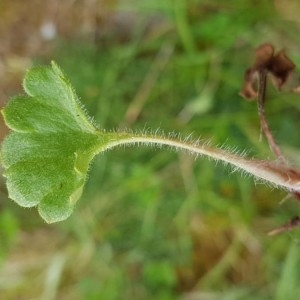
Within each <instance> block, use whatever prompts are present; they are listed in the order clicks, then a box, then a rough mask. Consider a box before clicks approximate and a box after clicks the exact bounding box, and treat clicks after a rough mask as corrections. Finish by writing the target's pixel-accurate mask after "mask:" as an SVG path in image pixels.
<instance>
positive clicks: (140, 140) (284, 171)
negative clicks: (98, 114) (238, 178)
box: [99, 132, 300, 192]
mask: <svg viewBox="0 0 300 300" xmlns="http://www.w3.org/2000/svg"><path fill="white" fill-rule="evenodd" d="M105 135H106V137H105V139H106V143H105V146H102V147H101V149H99V152H103V151H105V150H110V149H112V148H115V147H118V146H122V145H123V146H138V145H145V146H151V145H152V146H156V147H162V146H166V147H168V148H170V149H174V150H176V151H185V152H188V153H190V154H192V155H195V156H196V157H197V156H202V155H203V156H207V157H209V158H212V159H214V160H216V161H221V162H223V163H225V164H230V165H231V166H233V167H234V170H241V171H244V172H246V173H248V174H250V175H252V176H254V177H255V178H258V179H262V180H264V181H267V182H269V183H271V184H272V185H275V186H279V187H282V188H284V189H287V190H289V191H294V192H300V172H299V171H297V170H294V169H290V168H285V167H283V166H282V165H278V163H274V162H271V161H262V160H256V159H247V158H244V157H243V156H240V155H238V154H234V153H231V152H229V151H226V150H224V149H221V148H213V147H210V146H209V145H208V144H207V143H200V141H190V140H188V139H186V140H181V139H179V138H178V139H174V138H167V137H165V136H163V135H158V134H153V135H151V134H133V133H127V132H123V133H117V132H114V133H106V134H105ZM99 138H100V139H101V140H102V145H103V133H101V134H100V133H99Z"/></svg>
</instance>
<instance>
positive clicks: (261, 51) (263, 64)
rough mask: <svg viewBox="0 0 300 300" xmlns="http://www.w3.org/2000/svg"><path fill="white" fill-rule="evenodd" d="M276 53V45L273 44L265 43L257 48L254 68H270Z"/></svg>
mask: <svg viewBox="0 0 300 300" xmlns="http://www.w3.org/2000/svg"><path fill="white" fill-rule="evenodd" d="M273 55H274V47H273V46H272V45H271V44H263V45H261V46H259V47H258V48H257V49H256V50H255V62H254V64H253V69H255V70H261V69H265V68H268V67H269V65H270V63H271V61H272V58H273Z"/></svg>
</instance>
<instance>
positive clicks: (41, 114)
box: [1, 62, 101, 223]
mask: <svg viewBox="0 0 300 300" xmlns="http://www.w3.org/2000/svg"><path fill="white" fill-rule="evenodd" d="M24 89H25V91H26V93H27V96H18V97H15V98H13V99H11V101H9V102H8V104H7V105H6V107H5V108H4V109H3V110H2V114H3V116H4V120H5V123H6V124H7V125H8V127H9V128H10V129H12V132H11V133H10V134H9V135H8V136H7V137H6V138H5V140H4V142H3V144H2V147H1V160H2V164H3V166H4V168H5V176H6V177H7V188H8V192H9V197H10V198H11V199H13V200H14V201H16V202H17V203H18V204H19V205H21V206H23V207H33V206H38V211H39V213H40V215H41V216H42V218H43V219H44V220H45V221H46V222H48V223H52V222H57V221H61V220H64V219H66V218H67V217H69V216H70V214H71V213H72V211H73V208H74V205H75V203H76V201H77V200H78V198H79V197H80V196H81V193H82V190H83V186H84V183H85V181H86V177H87V171H88V167H89V164H90V161H91V160H92V158H93V157H94V155H95V154H96V153H98V149H99V147H100V146H99V136H100V138H101V133H99V131H97V130H96V128H95V126H94V125H93V124H92V122H91V121H90V120H89V118H88V116H87V114H86V113H85V111H84V109H83V108H82V106H81V104H80V102H79V100H78V97H77V96H76V94H75V93H74V91H73V89H72V87H71V85H70V84H69V83H68V81H67V80H66V78H65V77H64V75H63V74H62V72H61V70H60V69H59V68H58V66H57V65H56V64H55V63H54V62H52V64H51V66H50V67H35V68H32V69H30V70H29V71H28V72H27V74H26V76H25V79H24Z"/></svg>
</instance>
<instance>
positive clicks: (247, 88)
mask: <svg viewBox="0 0 300 300" xmlns="http://www.w3.org/2000/svg"><path fill="white" fill-rule="evenodd" d="M256 78H257V71H256V70H253V69H248V70H246V72H245V76H244V83H243V87H242V90H241V91H240V93H239V95H240V96H242V97H243V98H245V99H246V100H254V99H255V98H257V91H256V90H255V81H256Z"/></svg>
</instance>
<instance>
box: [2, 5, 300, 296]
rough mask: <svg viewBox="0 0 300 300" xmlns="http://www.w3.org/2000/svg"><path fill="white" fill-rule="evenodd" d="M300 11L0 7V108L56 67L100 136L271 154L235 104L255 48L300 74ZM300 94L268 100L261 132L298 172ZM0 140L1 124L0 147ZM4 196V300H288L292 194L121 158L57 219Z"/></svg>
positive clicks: (184, 165) (170, 162)
mask: <svg viewBox="0 0 300 300" xmlns="http://www.w3.org/2000/svg"><path fill="white" fill-rule="evenodd" d="M299 14H300V4H299V2H298V1H297V0H294V1H291V0H277V1H271V0H260V1H258V0H243V1H240V0H226V1H217V0H189V1H188V0H185V1H184V0H119V1H118V0H102V1H101V0H81V1H79V0H65V1H59V0H53V1H51V0H48V1H38V0H26V1H24V0H14V1H11V0H0V98H1V105H4V104H5V102H6V101H7V100H8V99H9V97H11V96H13V95H15V94H17V93H20V92H21V91H22V88H21V80H22V78H23V76H24V72H25V70H26V69H27V68H29V67H30V66H32V65H35V64H48V63H49V62H50V60H55V61H56V62H57V63H58V64H59V65H60V66H61V67H62V69H63V70H64V71H65V73H66V74H67V76H68V77H69V78H70V80H71V82H72V84H73V85H74V87H75V89H76V91H77V93H78V94H79V96H80V98H81V99H82V102H83V103H84V105H85V106H86V108H87V110H88V111H89V113H90V114H91V115H92V116H93V117H94V119H95V121H96V122H97V123H98V124H99V125H100V126H101V128H105V129H120V128H121V129H122V128H131V129H133V130H137V131H142V130H150V128H152V129H153V130H156V129H157V128H159V129H161V130H164V132H166V133H168V132H179V133H181V135H182V136H183V137H184V136H187V135H189V134H191V133H193V136H194V137H195V138H198V137H199V136H201V137H202V138H203V139H208V140H211V141H212V144H214V145H223V144H226V145H227V146H228V147H229V148H231V149H236V150H241V151H242V150H247V155H248V156H255V157H259V158H272V154H271V153H270V151H269V149H268V146H267V145H266V142H265V141H262V142H260V141H259V134H260V129H259V121H258V117H257V113H256V105H255V103H253V102H246V101H244V100H243V99H242V98H241V97H240V96H239V95H238V93H239V90H240V88H241V85H242V81H243V75H244V71H245V69H246V68H247V67H249V66H250V65H251V62H252V59H253V49H255V47H257V46H258V45H260V44H261V43H264V42H271V43H273V44H274V45H275V46H276V48H277V49H278V50H280V49H282V48H284V49H286V50H287V52H288V54H289V56H290V57H291V58H292V59H293V60H294V62H295V63H296V64H297V65H298V66H300V52H299V44H300V36H299V30H300V23H298V21H299ZM298 98H299V96H296V95H291V94H289V93H278V92H277V91H275V90H274V89H273V88H272V87H270V88H269V90H268V101H267V108H266V109H267V114H268V118H269V121H270V126H271V128H272V130H273V132H274V134H275V136H276V138H277V140H278V142H279V144H280V145H281V146H282V149H283V151H284V153H285V154H286V156H287V157H288V158H289V159H290V161H291V162H292V163H293V164H295V165H297V164H299V163H300V162H299V154H300V151H299V150H298V149H299V146H300V140H299V138H298V137H299V131H298V128H299V126H300V118H299V115H300V101H299V99H298ZM6 132H7V129H5V127H4V125H1V137H3V136H4V135H5V134H6ZM0 183H1V195H0V299H4V300H5V299H18V300H22V299H24V300H25V299H26V300H27V299H42V300H48V299H49V300H52V299H53V300H54V299H66V300H67V299H68V300H69V299H74V300H81V299H108V300H110V299H161V300H165V299H166V300H167V299H184V300H217V299H226V300H233V299H243V300H244V299H276V300H281V299H285V300H286V299H296V298H297V295H299V294H300V285H299V281H300V248H299V231H297V230H295V231H293V232H291V233H285V234H282V235H279V236H275V237H269V236H268V235H267V233H268V231H270V230H272V229H273V228H275V227H277V226H280V225H281V224H283V223H284V222H287V221H288V220H289V219H290V218H291V217H293V216H294V215H297V214H298V211H299V205H298V204H297V203H296V202H295V201H294V200H293V199H291V198H290V199H287V200H285V201H282V200H284V199H285V197H286V193H285V192H283V191H278V190H275V189H272V188H271V187H269V186H266V185H263V184H260V183H257V182H254V181H253V179H251V178H247V177H245V176H243V175H241V174H238V173H233V172H232V171H231V170H230V169H229V168H227V167H224V166H221V165H220V164H217V165H216V163H215V162H213V161H208V160H206V159H198V160H196V161H195V159H194V158H193V157H190V156H188V155H185V154H178V153H174V152H168V151H161V150H157V149H156V150H155V149H148V148H147V149H146V148H137V149H133V148H132V149H130V148H126V149H122V148H121V149H116V150H114V151H112V152H109V153H105V154H104V155H100V156H99V157H97V158H96V159H95V161H94V164H93V166H92V167H91V170H90V177H89V180H88V182H87V184H86V188H85V191H84V195H83V197H82V199H81V200H80V201H79V203H78V205H77V208H76V210H75V212H74V214H73V215H72V216H71V218H69V219H68V220H67V221H65V222H62V223H59V224H55V225H46V224H45V223H44V222H43V221H42V219H41V218H40V217H39V216H38V214H37V211H36V210H35V209H24V208H20V207H18V206H17V205H16V204H15V203H13V202H12V201H11V200H9V199H8V198H7V193H6V189H5V179H4V178H1V182H0Z"/></svg>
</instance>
